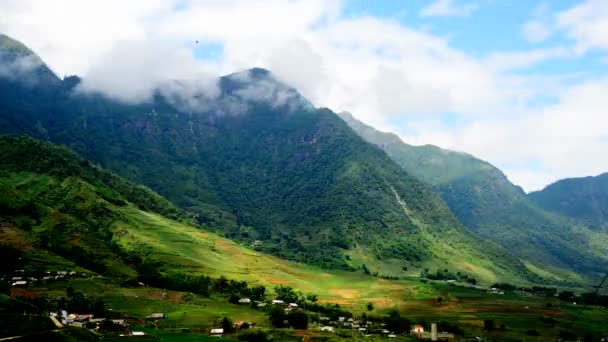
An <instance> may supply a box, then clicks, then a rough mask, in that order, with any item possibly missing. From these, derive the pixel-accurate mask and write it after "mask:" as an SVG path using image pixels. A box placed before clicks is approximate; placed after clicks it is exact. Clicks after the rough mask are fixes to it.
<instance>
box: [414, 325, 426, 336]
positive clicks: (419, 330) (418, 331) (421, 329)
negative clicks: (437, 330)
mask: <svg viewBox="0 0 608 342" xmlns="http://www.w3.org/2000/svg"><path fill="white" fill-rule="evenodd" d="M423 332H424V327H423V326H422V325H420V324H416V325H414V327H413V328H412V334H421V333H423Z"/></svg>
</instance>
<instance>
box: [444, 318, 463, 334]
mask: <svg viewBox="0 0 608 342" xmlns="http://www.w3.org/2000/svg"><path fill="white" fill-rule="evenodd" d="M437 330H438V331H441V332H443V331H445V332H449V333H452V334H454V335H457V336H463V335H464V331H463V330H462V328H461V327H460V325H458V323H451V322H448V321H439V322H437Z"/></svg>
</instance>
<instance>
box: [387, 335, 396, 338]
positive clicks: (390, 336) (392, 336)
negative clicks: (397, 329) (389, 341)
mask: <svg viewBox="0 0 608 342" xmlns="http://www.w3.org/2000/svg"><path fill="white" fill-rule="evenodd" d="M388 337H389V338H395V337H397V335H395V334H390V335H388Z"/></svg>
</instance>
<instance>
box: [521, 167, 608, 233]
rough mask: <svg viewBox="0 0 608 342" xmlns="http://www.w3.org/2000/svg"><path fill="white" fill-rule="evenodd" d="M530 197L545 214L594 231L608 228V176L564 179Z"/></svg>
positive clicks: (606, 174)
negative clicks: (552, 214) (571, 220)
mask: <svg viewBox="0 0 608 342" xmlns="http://www.w3.org/2000/svg"><path fill="white" fill-rule="evenodd" d="M528 197H529V198H530V199H531V200H532V201H533V202H534V203H536V204H537V205H538V206H540V207H542V208H543V209H545V210H548V211H553V212H556V213H559V214H562V215H564V216H567V217H570V218H572V219H575V220H577V221H579V222H581V223H583V224H585V225H588V226H590V227H593V228H602V229H605V228H608V173H604V174H601V175H599V176H596V177H583V178H569V179H563V180H560V181H557V182H555V183H553V184H551V185H549V186H547V187H546V188H544V189H543V190H541V191H536V192H532V193H530V194H528Z"/></svg>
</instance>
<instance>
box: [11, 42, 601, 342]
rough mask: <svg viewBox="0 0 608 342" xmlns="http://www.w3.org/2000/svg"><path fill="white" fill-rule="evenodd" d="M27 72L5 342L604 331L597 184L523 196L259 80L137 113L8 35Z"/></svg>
mask: <svg viewBox="0 0 608 342" xmlns="http://www.w3.org/2000/svg"><path fill="white" fill-rule="evenodd" d="M24 59H26V60H28V61H33V63H32V64H31V65H28V68H19V69H18V70H17V72H16V74H15V75H12V74H11V75H10V76H11V77H6V76H3V74H1V73H0V253H1V254H0V256H2V263H0V317H1V318H3V319H2V324H0V333H1V335H0V341H1V340H4V339H10V340H13V341H36V340H49V341H54V340H56V341H125V340H133V339H137V340H140V339H141V340H149V341H194V340H196V341H207V340H213V341H215V340H218V341H222V340H225V341H237V340H240V341H251V342H254V341H384V340H395V341H412V340H418V339H421V340H424V339H426V338H427V337H429V336H430V333H429V331H431V330H432V329H433V328H432V327H433V326H434V325H435V324H436V325H435V326H436V327H438V329H439V333H441V334H444V335H442V336H444V338H445V339H448V340H458V341H465V340H471V339H476V340H478V341H480V340H484V341H485V340H488V339H489V340H496V341H521V340H534V341H555V340H559V339H561V340H568V341H569V340H575V339H582V338H585V339H588V340H599V339H601V338H602V337H605V336H606V334H608V331H607V330H606V325H605V322H606V321H608V310H607V309H606V308H607V303H608V296H606V295H605V293H604V292H602V291H600V290H601V288H598V291H597V292H593V291H595V287H596V286H597V284H599V282H600V280H601V279H602V278H603V276H604V274H605V266H604V265H605V262H606V261H607V260H608V254H606V250H605V243H606V241H608V235H607V234H606V231H605V229H604V228H605V227H604V226H605V224H604V223H605V221H604V217H603V214H604V208H603V207H602V206H601V205H600V204H601V203H602V201H603V199H604V197H603V196H604V195H605V194H604V193H603V190H601V191H594V190H596V189H598V188H601V187H600V186H598V185H597V184H600V183H599V182H600V181H601V180H603V177H602V179H600V178H598V179H596V180H593V183H592V185H585V186H582V185H581V186H574V185H569V184H568V182H566V184H565V185H564V183H561V184H560V183H559V182H558V183H556V185H554V186H553V187H548V188H547V189H546V192H539V193H532V194H530V195H527V194H525V193H524V191H523V190H522V189H521V188H519V187H518V186H516V185H514V184H513V183H511V182H510V181H509V180H508V179H507V177H506V176H505V175H504V174H503V173H502V171H500V170H499V169H497V168H495V167H494V166H492V165H491V164H489V163H486V162H484V161H481V160H479V159H477V158H475V157H473V156H470V155H467V154H463V153H459V152H453V151H448V150H442V149H439V148H437V147H434V146H411V145H407V144H405V143H403V142H402V141H401V140H400V138H398V137H397V136H395V135H392V134H390V133H383V132H380V131H377V130H375V129H374V128H373V127H371V126H367V125H365V124H364V123H363V122H360V121H358V120H356V119H355V118H354V117H353V116H352V115H350V114H348V113H342V114H337V113H335V112H333V111H332V110H330V109H328V108H315V107H314V106H313V105H312V104H311V102H309V100H308V99H306V98H305V97H304V96H303V95H302V94H301V93H299V92H298V91H297V90H296V89H294V88H292V87H291V86H289V85H287V84H286V83H284V82H282V81H280V80H279V79H277V78H276V77H275V75H274V74H273V73H272V72H271V71H269V70H266V69H262V68H252V69H247V70H243V71H240V72H237V73H233V74H229V75H226V76H223V77H220V78H219V79H218V80H217V81H216V85H217V94H216V95H215V97H213V98H208V97H207V96H208V94H206V93H202V92H201V93H197V91H199V90H200V89H196V88H194V89H191V90H192V91H194V92H195V94H194V95H193V96H192V97H191V98H183V97H182V96H181V95H180V94H175V93H172V91H173V90H175V89H178V88H180V87H188V86H189V85H188V83H187V82H185V81H184V82H182V81H171V82H168V83H166V84H162V85H161V86H159V88H158V89H156V91H155V93H154V96H152V97H151V98H148V99H146V100H144V101H140V102H136V103H129V102H124V101H119V100H117V99H114V98H111V97H108V96H105V95H104V94H101V93H88V92H86V91H83V90H82V89H81V88H80V87H81V86H82V84H84V83H83V79H81V78H80V77H78V76H67V77H64V78H59V77H57V75H56V74H55V73H54V72H52V71H51V69H50V68H49V67H48V66H47V65H46V64H45V63H44V62H43V61H42V59H41V58H39V57H38V56H37V55H36V54H35V53H34V52H33V51H32V50H30V49H29V48H28V47H27V46H25V45H24V44H22V43H20V42H18V41H16V40H14V39H12V38H10V37H8V36H5V35H0V63H3V64H2V65H10V66H12V65H13V64H18V63H20V62H21V61H23V60H24ZM19 65H20V64H19ZM194 99H196V101H194ZM200 101H203V102H200ZM201 103H202V104H201ZM193 104H194V105H193ZM203 104H204V105H203ZM596 181H597V182H598V183H595V182H596ZM602 184H603V183H602ZM580 188H584V189H586V191H584V192H583V193H582V194H581V193H580V192H579V190H580ZM556 189H557V190H556ZM601 189H603V188H601ZM572 194H579V195H580V196H578V197H577V196H575V195H572ZM589 197H591V198H593V201H592V202H593V205H591V206H589V205H586V204H587V202H586V201H587V199H588V198H589ZM563 198H574V199H575V200H577V201H576V203H577V204H576V206H575V208H578V209H577V210H574V211H575V212H569V211H568V210H566V209H568V208H571V207H572V206H570V205H567V206H565V207H566V208H564V205H563V203H564V200H563ZM581 213H583V214H581ZM418 326H419V327H418ZM217 329H222V331H219V330H217ZM421 329H424V330H425V334H424V335H423V334H422V333H421V332H418V333H416V330H421ZM219 335H221V337H220V336H219ZM427 335H428V336H427ZM429 338H430V337H429Z"/></svg>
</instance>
